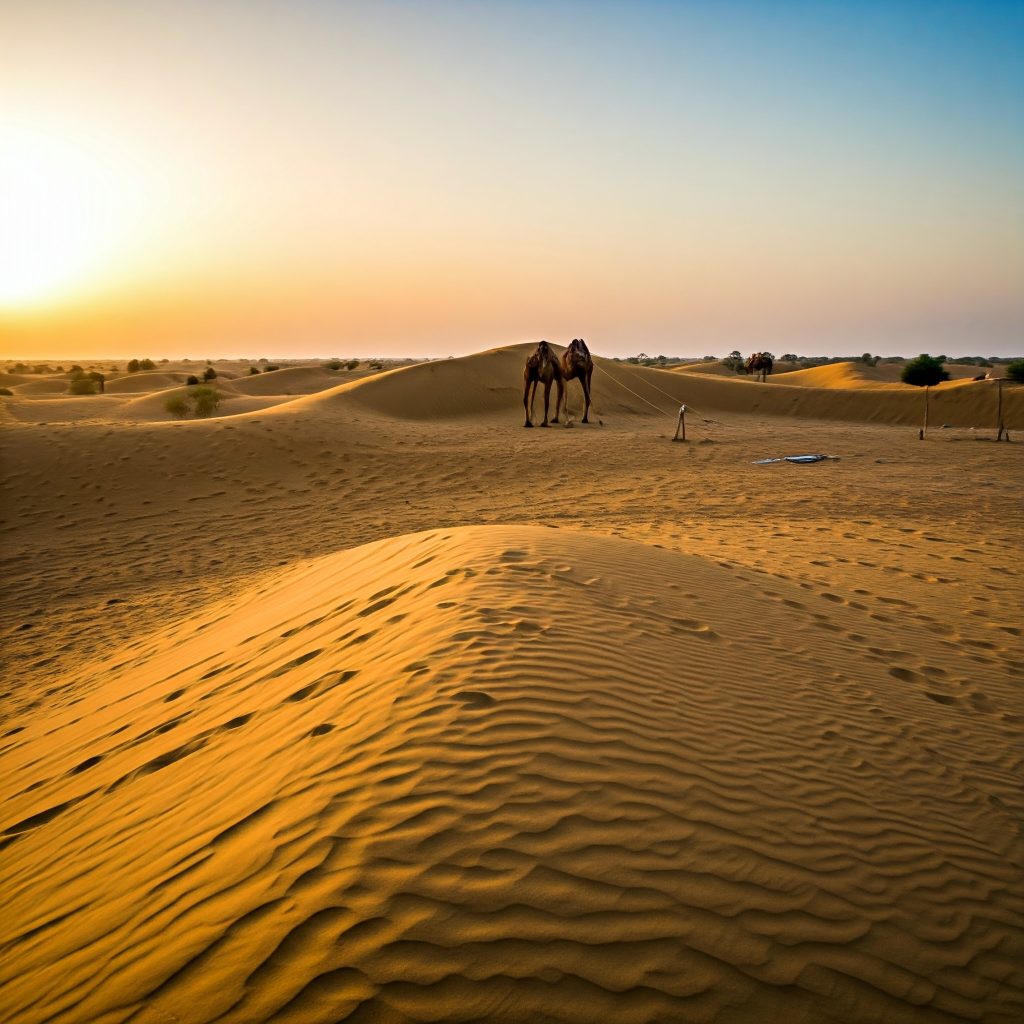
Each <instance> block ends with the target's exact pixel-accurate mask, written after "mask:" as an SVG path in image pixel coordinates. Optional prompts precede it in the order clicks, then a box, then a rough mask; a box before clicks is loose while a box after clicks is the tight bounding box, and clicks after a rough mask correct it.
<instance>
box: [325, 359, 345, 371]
mask: <svg viewBox="0 0 1024 1024" xmlns="http://www.w3.org/2000/svg"><path fill="white" fill-rule="evenodd" d="M324 366H326V367H327V369H328V370H340V369H341V360H340V359H329V360H328V361H327V362H326V363H324Z"/></svg>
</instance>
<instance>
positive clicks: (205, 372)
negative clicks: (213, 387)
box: [203, 366, 217, 380]
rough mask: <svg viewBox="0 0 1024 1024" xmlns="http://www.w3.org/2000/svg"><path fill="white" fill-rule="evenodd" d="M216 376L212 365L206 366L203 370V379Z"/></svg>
mask: <svg viewBox="0 0 1024 1024" xmlns="http://www.w3.org/2000/svg"><path fill="white" fill-rule="evenodd" d="M216 377H217V371H216V370H215V369H214V368H213V367H212V366H208V367H207V368H206V369H205V370H203V380H215V379H216Z"/></svg>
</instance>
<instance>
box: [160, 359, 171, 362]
mask: <svg viewBox="0 0 1024 1024" xmlns="http://www.w3.org/2000/svg"><path fill="white" fill-rule="evenodd" d="M160 362H161V363H169V362H170V359H161V360H160Z"/></svg>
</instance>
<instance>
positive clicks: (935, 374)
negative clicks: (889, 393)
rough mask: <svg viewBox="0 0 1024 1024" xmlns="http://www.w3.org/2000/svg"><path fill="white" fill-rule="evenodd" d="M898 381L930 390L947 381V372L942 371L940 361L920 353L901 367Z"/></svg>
mask: <svg viewBox="0 0 1024 1024" xmlns="http://www.w3.org/2000/svg"><path fill="white" fill-rule="evenodd" d="M900 380H901V381H903V383H904V384H913V385H914V387H917V388H930V387H932V386H934V385H935V384H939V383H941V382H942V381H944V380H949V371H948V370H945V369H943V366H942V360H941V359H936V358H935V357H934V356H930V355H928V354H927V353H926V352H922V353H921V355H919V356H918V357H917V358H916V359H911V360H910V362H909V363H907V365H906V366H904V367H903V372H902V373H901V374H900Z"/></svg>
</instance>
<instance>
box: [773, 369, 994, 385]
mask: <svg viewBox="0 0 1024 1024" xmlns="http://www.w3.org/2000/svg"><path fill="white" fill-rule="evenodd" d="M902 372H903V364H901V363H877V364H876V365H875V366H868V365H867V364H866V363H860V362H847V363H829V364H828V365H826V366H811V367H808V368H807V369H803V370H795V371H793V372H790V373H786V374H785V379H784V381H783V383H785V384H788V385H797V386H801V387H812V388H865V387H866V388H878V387H890V388H898V389H900V390H905V389H907V388H909V387H911V385H908V384H903V383H901V381H900V374H901V373H902ZM946 372H947V373H948V374H949V375H950V378H951V379H950V380H949V381H947V382H944V383H943V384H939V385H937V388H938V389H945V388H950V387H953V386H955V385H957V384H962V383H964V382H965V381H971V380H973V378H974V377H976V376H979V375H982V376H983V375H984V374H985V373H986V372H988V373H990V374H991V375H992V376H993V377H998V376H1000V368H999V367H993V368H992V369H991V370H988V371H986V370H984V369H982V368H980V367H977V366H961V365H958V364H955V363H954V364H948V365H947V366H946Z"/></svg>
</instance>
